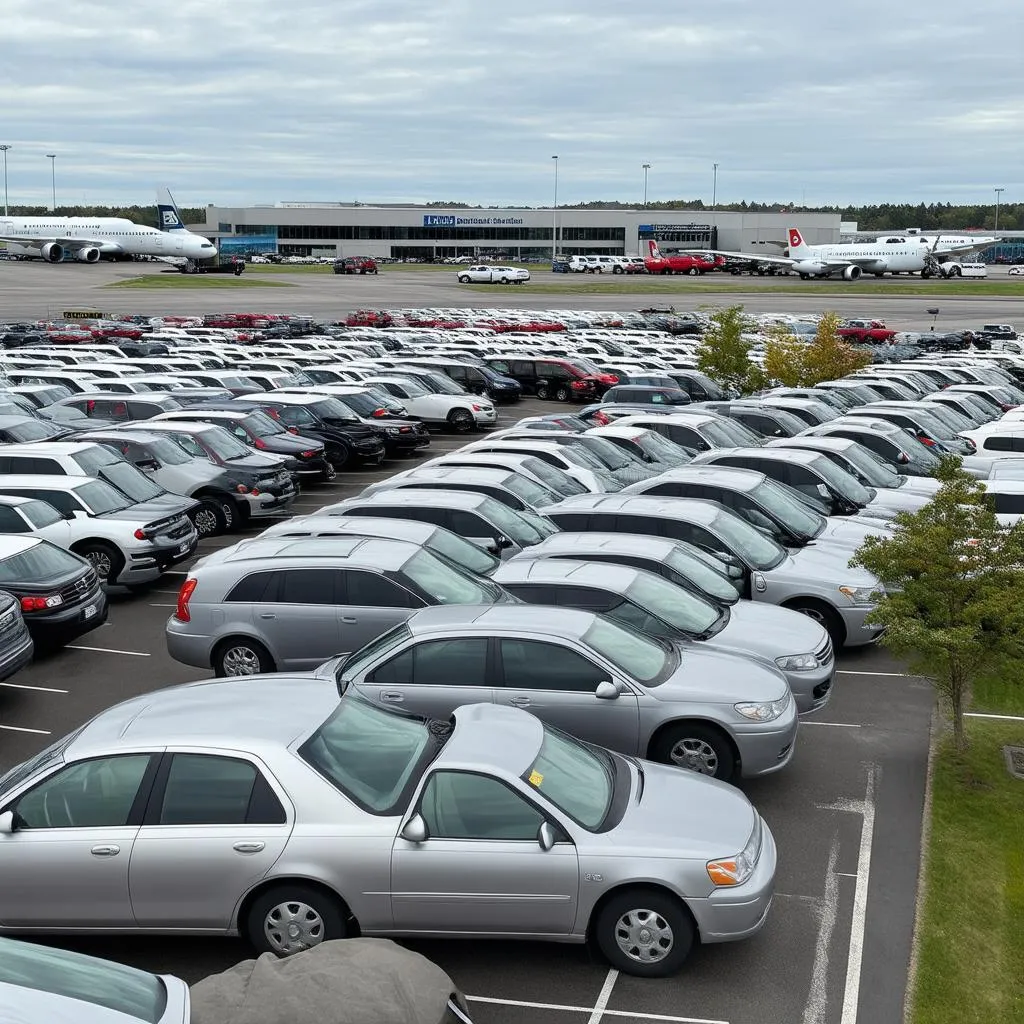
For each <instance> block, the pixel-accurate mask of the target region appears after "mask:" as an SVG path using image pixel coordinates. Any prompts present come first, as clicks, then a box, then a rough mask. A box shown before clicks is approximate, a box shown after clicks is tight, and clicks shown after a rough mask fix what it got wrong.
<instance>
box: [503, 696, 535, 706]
mask: <svg viewBox="0 0 1024 1024" xmlns="http://www.w3.org/2000/svg"><path fill="white" fill-rule="evenodd" d="M508 702H509V704H515V706H516V707H517V708H525V707H526V706H527V705H528V704H529V703H530V698H529V697H510V698H509V701H508Z"/></svg>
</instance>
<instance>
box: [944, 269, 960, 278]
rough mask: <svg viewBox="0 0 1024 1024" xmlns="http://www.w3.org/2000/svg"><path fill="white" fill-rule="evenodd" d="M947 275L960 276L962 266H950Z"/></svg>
mask: <svg viewBox="0 0 1024 1024" xmlns="http://www.w3.org/2000/svg"><path fill="white" fill-rule="evenodd" d="M946 276H947V277H960V268H959V267H950V268H949V273H948V274H947V275H946Z"/></svg>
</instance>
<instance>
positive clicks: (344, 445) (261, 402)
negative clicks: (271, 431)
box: [205, 395, 385, 470]
mask: <svg viewBox="0 0 1024 1024" xmlns="http://www.w3.org/2000/svg"><path fill="white" fill-rule="evenodd" d="M205 408H208V409H211V410H213V409H226V410H235V409H243V410H250V411H251V410H255V411H259V412H265V413H267V414H268V415H269V416H270V417H271V419H273V420H275V421H276V422H278V423H280V424H281V425H282V426H283V427H284V428H285V430H287V431H288V432H289V433H293V434H295V435H296V436H299V435H301V436H302V437H309V438H314V439H315V440H317V441H319V442H320V443H321V444H323V446H324V454H325V455H326V457H327V460H328V461H329V462H330V463H331V465H332V466H333V467H334V468H335V469H336V470H338V469H341V468H342V467H343V466H346V465H349V464H351V463H352V462H354V461H355V460H357V459H358V460H359V461H361V462H369V463H372V464H373V465H380V463H381V462H382V461H383V460H384V452H385V448H384V428H383V427H381V426H377V425H376V424H374V425H372V426H368V425H366V424H364V423H362V422H361V421H360V419H359V417H358V416H356V415H355V413H351V412H349V411H348V410H347V409H345V410H343V413H342V414H341V415H330V416H328V415H327V414H328V412H331V413H336V412H337V410H335V409H334V408H333V406H328V407H324V406H322V405H321V403H320V402H319V401H318V400H316V399H311V400H309V401H308V402H296V401H294V400H293V399H292V398H291V397H287V398H286V397H284V396H280V395H279V396H276V397H275V396H273V395H255V396H252V395H250V396H249V397H247V398H235V399H233V400H231V401H230V402H209V403H206V405H205Z"/></svg>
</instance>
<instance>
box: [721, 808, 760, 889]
mask: <svg viewBox="0 0 1024 1024" xmlns="http://www.w3.org/2000/svg"><path fill="white" fill-rule="evenodd" d="M763 837H764V829H763V827H762V822H761V816H760V815H759V814H758V813H757V812H756V811H755V812H754V827H753V829H752V830H751V832H750V838H749V839H748V840H747V845H746V846H744V847H743V849H742V850H740V852H739V853H737V854H736V855H735V856H734V857H722V858H720V859H719V860H709V861H708V863H707V869H708V878H710V879H711V882H712V884H713V885H716V886H723V885H742V884H743V883H744V882H745V881H746V880H747V879H748V878H749V877H750V876H751V875H752V874H753V873H754V868H755V867H757V860H758V858H759V857H760V856H761V842H762V839H763Z"/></svg>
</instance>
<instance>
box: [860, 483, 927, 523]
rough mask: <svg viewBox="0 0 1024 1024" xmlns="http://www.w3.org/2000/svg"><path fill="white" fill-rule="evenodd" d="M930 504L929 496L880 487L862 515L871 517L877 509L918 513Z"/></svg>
mask: <svg viewBox="0 0 1024 1024" xmlns="http://www.w3.org/2000/svg"><path fill="white" fill-rule="evenodd" d="M927 503H928V496H927V495H924V494H919V493H916V492H912V493H907V492H906V491H904V490H903V488H902V487H901V488H895V487H879V488H878V489H877V490H876V491H875V496H874V498H872V499H871V501H870V502H868V506H867V508H865V509H863V510H862V515H868V516H870V515H871V514H872V512H873V511H874V510H875V509H887V508H888V509H893V510H894V511H896V512H916V511H917V510H918V509H919V508H921V506H922V505H926V504H927Z"/></svg>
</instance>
